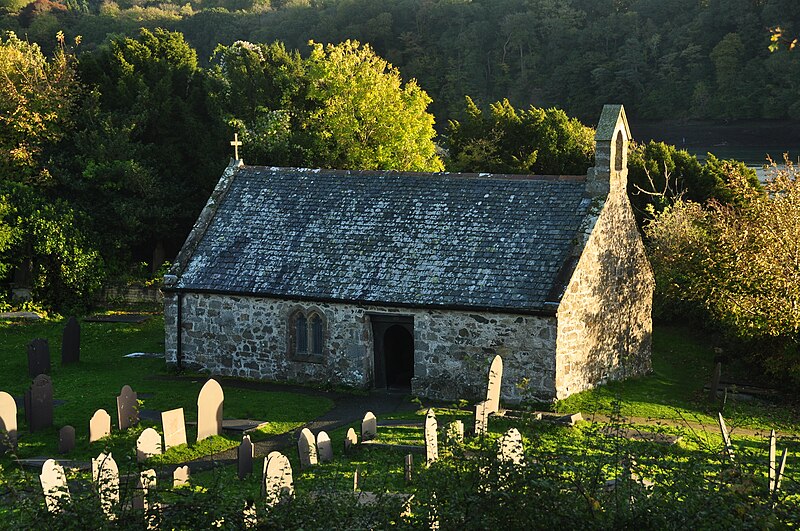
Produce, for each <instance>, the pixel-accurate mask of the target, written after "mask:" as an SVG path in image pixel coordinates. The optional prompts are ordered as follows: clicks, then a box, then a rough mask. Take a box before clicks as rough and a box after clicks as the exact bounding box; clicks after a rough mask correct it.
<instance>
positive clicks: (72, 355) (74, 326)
mask: <svg viewBox="0 0 800 531" xmlns="http://www.w3.org/2000/svg"><path fill="white" fill-rule="evenodd" d="M80 360H81V325H79V324H78V320H77V319H75V317H70V318H69V321H67V325H66V326H65V327H64V334H63V335H62V336H61V365H69V364H70V363H78V362H79V361H80Z"/></svg>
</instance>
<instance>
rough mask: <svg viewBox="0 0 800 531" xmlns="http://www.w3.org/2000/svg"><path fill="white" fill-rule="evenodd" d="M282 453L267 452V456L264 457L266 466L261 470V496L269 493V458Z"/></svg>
mask: <svg viewBox="0 0 800 531" xmlns="http://www.w3.org/2000/svg"><path fill="white" fill-rule="evenodd" d="M279 455H281V453H280V452H270V453H269V454H267V457H265V458H264V467H263V469H262V470H261V497H262V498H263V497H265V496H266V495H267V466H268V465H269V460H270V459H272V458H273V457H276V456H279Z"/></svg>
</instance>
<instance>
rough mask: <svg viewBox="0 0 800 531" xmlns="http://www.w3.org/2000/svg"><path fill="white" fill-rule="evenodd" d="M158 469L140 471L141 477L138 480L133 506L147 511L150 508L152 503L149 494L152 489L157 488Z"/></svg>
mask: <svg viewBox="0 0 800 531" xmlns="http://www.w3.org/2000/svg"><path fill="white" fill-rule="evenodd" d="M156 479H157V476H156V471H155V470H153V469H152V468H151V469H148V470H142V471H141V473H139V478H138V479H137V480H136V490H135V491H134V494H133V500H132V503H133V508H134V509H136V510H138V511H144V512H147V511H149V510H150V503H149V500H148V494H149V493H150V489H155V488H156Z"/></svg>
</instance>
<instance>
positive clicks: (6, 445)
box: [0, 391, 17, 455]
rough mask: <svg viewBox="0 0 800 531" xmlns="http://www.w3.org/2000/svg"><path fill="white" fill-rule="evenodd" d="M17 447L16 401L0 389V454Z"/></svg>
mask: <svg viewBox="0 0 800 531" xmlns="http://www.w3.org/2000/svg"><path fill="white" fill-rule="evenodd" d="M16 447H17V403H16V402H14V397H13V396H11V395H10V394H8V393H6V392H5V391H0V455H2V454H4V453H6V452H7V451H8V450H14V449H16Z"/></svg>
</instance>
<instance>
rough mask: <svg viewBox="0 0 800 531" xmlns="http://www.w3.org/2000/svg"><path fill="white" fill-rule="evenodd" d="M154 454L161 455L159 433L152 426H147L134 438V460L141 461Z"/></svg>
mask: <svg viewBox="0 0 800 531" xmlns="http://www.w3.org/2000/svg"><path fill="white" fill-rule="evenodd" d="M154 455H161V435H160V434H159V433H158V432H157V431H156V430H154V429H153V428H147V429H145V430H143V431H142V433H141V435H139V438H138V439H136V461H137V462H138V463H143V462H144V461H146V460H147V459H150V458H151V457H153V456H154Z"/></svg>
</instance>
